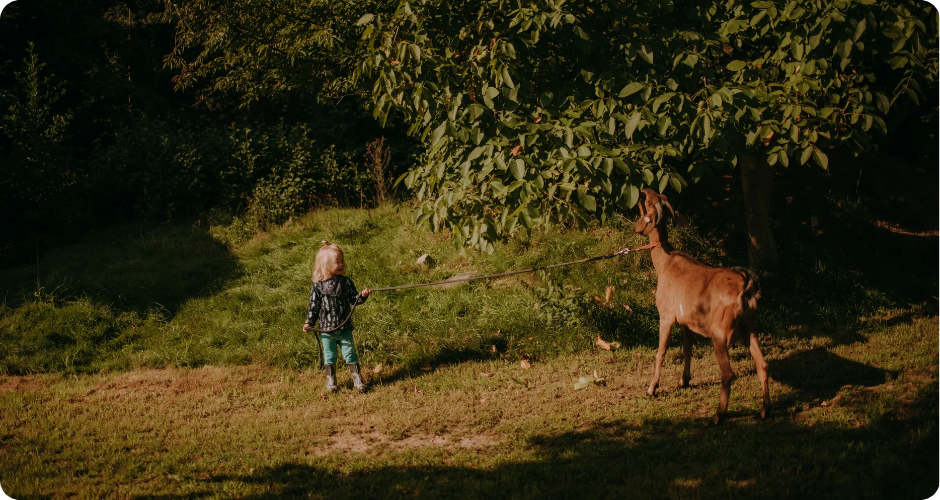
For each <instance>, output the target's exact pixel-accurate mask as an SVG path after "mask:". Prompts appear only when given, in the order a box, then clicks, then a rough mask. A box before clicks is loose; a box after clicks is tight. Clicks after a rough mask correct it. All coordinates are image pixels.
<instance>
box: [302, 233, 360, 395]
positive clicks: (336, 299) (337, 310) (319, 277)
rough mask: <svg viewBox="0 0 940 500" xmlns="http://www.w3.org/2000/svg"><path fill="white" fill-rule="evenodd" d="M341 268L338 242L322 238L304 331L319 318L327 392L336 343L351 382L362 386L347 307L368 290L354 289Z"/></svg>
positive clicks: (333, 379)
mask: <svg viewBox="0 0 940 500" xmlns="http://www.w3.org/2000/svg"><path fill="white" fill-rule="evenodd" d="M345 271H346V263H345V262H344V261H343V251H342V250H340V248H339V245H334V244H331V243H330V242H329V241H326V240H324V241H323V246H322V247H321V248H320V251H319V252H317V258H316V263H315V264H314V267H313V288H312V289H311V290H310V307H309V309H308V310H307V321H306V322H305V323H304V331H305V332H312V331H317V330H318V329H317V328H316V327H314V325H315V324H316V323H317V320H318V319H319V321H320V327H319V331H320V340H321V341H322V343H323V362H324V363H325V365H326V390H328V391H330V392H335V391H336V365H335V363H336V344H337V343H338V344H339V346H340V348H341V349H342V351H343V358H345V359H346V364H347V365H349V374H350V376H351V377H352V381H353V386H354V387H355V388H356V389H358V390H360V391H363V390H365V388H366V387H365V384H363V383H362V376H361V375H360V374H359V357H358V356H357V355H356V346H355V344H353V336H352V331H353V322H352V317H350V311H351V306H352V305H353V304H355V305H359V304H362V303H363V302H365V301H366V297H368V296H369V294H370V293H372V290H369V289H368V288H365V289H363V290H362V293H361V294H359V293H357V292H356V285H355V284H354V283H353V281H352V280H351V279H349V278H347V277H346V276H343V273H344V272H345ZM344 321H345V323H344Z"/></svg>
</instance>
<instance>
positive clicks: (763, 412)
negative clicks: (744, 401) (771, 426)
mask: <svg viewBox="0 0 940 500" xmlns="http://www.w3.org/2000/svg"><path fill="white" fill-rule="evenodd" d="M769 416H770V407H769V406H765V407H763V408H761V409H760V418H761V419H765V418H767V417H769Z"/></svg>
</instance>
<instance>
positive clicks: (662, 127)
mask: <svg viewBox="0 0 940 500" xmlns="http://www.w3.org/2000/svg"><path fill="white" fill-rule="evenodd" d="M670 124H672V118H669V117H668V116H662V117H660V118H659V121H658V122H657V123H656V125H657V127H658V129H659V135H661V136H665V135H666V132H667V131H668V130H669V125H670Z"/></svg>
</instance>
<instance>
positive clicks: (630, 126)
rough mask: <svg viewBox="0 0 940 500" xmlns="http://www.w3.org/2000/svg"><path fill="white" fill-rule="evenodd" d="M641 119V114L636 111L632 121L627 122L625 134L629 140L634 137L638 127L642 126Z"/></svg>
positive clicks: (631, 116) (631, 117)
mask: <svg viewBox="0 0 940 500" xmlns="http://www.w3.org/2000/svg"><path fill="white" fill-rule="evenodd" d="M640 117H641V114H640V112H639V111H634V112H633V114H632V115H630V119H629V120H627V124H626V127H624V130H623V133H624V135H625V136H626V137H627V139H629V138H631V137H633V131H634V130H636V126H637V125H639V124H640Z"/></svg>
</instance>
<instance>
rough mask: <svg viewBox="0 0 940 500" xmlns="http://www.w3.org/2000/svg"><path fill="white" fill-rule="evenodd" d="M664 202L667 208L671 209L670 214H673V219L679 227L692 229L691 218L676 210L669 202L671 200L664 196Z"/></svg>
mask: <svg viewBox="0 0 940 500" xmlns="http://www.w3.org/2000/svg"><path fill="white" fill-rule="evenodd" d="M663 203H664V204H665V205H666V208H668V209H669V214H670V215H672V220H673V222H674V223H676V224H677V225H678V226H679V227H684V228H686V229H692V226H691V225H690V224H689V218H688V217H686V216H684V215H682V214H680V213H679V212H676V209H674V208H672V205H670V204H669V201H667V200H666V199H665V197H663Z"/></svg>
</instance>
